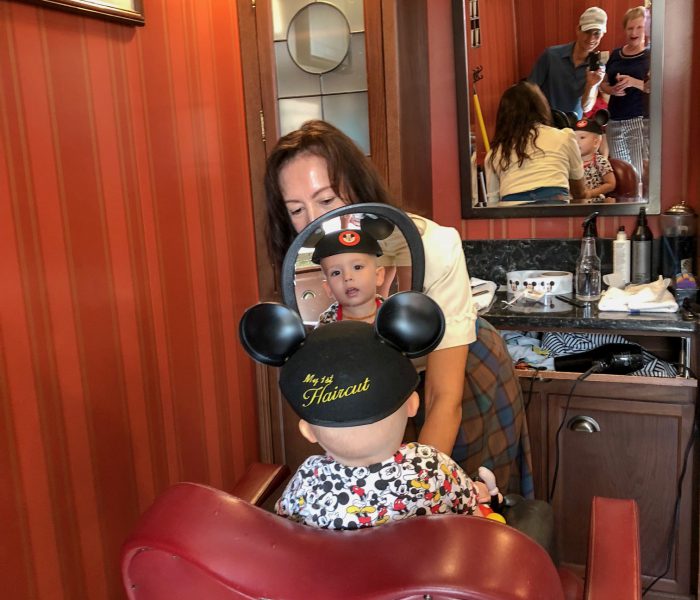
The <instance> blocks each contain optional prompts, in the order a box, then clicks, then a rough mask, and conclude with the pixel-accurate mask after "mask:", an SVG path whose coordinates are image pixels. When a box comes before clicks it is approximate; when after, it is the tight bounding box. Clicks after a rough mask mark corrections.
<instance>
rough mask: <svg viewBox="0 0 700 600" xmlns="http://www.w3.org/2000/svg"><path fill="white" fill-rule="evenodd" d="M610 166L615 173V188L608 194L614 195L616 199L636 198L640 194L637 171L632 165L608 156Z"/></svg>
mask: <svg viewBox="0 0 700 600" xmlns="http://www.w3.org/2000/svg"><path fill="white" fill-rule="evenodd" d="M608 160H609V161H610V166H611V167H612V170H613V173H615V189H614V190H613V191H612V192H611V193H610V194H608V196H615V197H616V198H617V199H618V200H622V199H630V198H637V197H638V196H639V194H640V191H641V190H640V189H639V183H640V178H639V173H637V169H635V168H634V165H632V164H630V163H628V162H627V161H624V160H621V159H619V158H612V157H611V158H609V159H608Z"/></svg>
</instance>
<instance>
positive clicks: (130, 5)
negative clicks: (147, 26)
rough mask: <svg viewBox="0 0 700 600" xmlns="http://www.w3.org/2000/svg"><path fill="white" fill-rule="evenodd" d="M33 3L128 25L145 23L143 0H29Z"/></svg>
mask: <svg viewBox="0 0 700 600" xmlns="http://www.w3.org/2000/svg"><path fill="white" fill-rule="evenodd" d="M27 1H28V2H31V3H32V4H38V5H39V6H46V7H48V8H58V9H61V10H69V11H72V12H77V13H81V14H83V15H88V16H89V15H92V16H95V17H100V18H103V19H110V20H112V21H120V22H122V23H125V24H128V25H143V24H144V23H145V20H144V16H143V0H27Z"/></svg>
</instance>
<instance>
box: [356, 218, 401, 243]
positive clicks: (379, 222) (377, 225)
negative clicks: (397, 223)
mask: <svg viewBox="0 0 700 600" xmlns="http://www.w3.org/2000/svg"><path fill="white" fill-rule="evenodd" d="M360 229H361V230H362V231H364V232H365V233H368V234H369V235H371V236H372V237H373V238H374V239H375V240H383V239H386V238H388V237H389V236H390V235H391V234H392V233H393V231H394V224H393V223H392V222H391V221H389V220H387V219H384V218H382V217H378V216H377V215H373V214H371V213H365V214H364V215H363V216H362V221H360Z"/></svg>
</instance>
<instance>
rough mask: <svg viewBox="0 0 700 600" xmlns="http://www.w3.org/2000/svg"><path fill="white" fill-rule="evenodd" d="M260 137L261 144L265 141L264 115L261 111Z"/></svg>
mask: <svg viewBox="0 0 700 600" xmlns="http://www.w3.org/2000/svg"><path fill="white" fill-rule="evenodd" d="M260 137H262V141H263V142H266V141H267V140H266V139H265V113H264V112H263V111H262V110H261V111H260Z"/></svg>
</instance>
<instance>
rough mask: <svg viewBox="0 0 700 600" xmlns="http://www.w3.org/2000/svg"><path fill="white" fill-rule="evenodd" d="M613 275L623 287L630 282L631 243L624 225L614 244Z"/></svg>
mask: <svg viewBox="0 0 700 600" xmlns="http://www.w3.org/2000/svg"><path fill="white" fill-rule="evenodd" d="M613 273H614V274H615V275H616V277H615V278H616V279H617V281H618V282H619V283H621V284H622V285H623V286H625V285H627V284H628V283H629V282H630V241H629V240H628V239H627V233H626V232H625V226H624V225H620V229H619V230H618V232H617V238H615V241H614V242H613Z"/></svg>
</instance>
